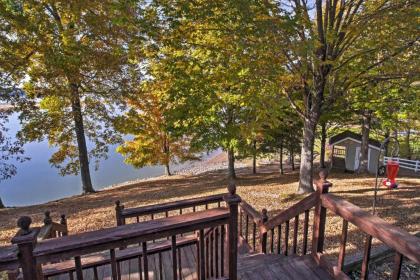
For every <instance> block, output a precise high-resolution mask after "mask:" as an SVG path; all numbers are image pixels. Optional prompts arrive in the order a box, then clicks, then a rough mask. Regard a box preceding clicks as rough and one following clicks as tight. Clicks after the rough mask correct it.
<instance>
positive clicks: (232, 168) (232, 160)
mask: <svg viewBox="0 0 420 280" xmlns="http://www.w3.org/2000/svg"><path fill="white" fill-rule="evenodd" d="M228 172H229V179H236V174H235V153H234V151H233V149H232V148H229V149H228Z"/></svg>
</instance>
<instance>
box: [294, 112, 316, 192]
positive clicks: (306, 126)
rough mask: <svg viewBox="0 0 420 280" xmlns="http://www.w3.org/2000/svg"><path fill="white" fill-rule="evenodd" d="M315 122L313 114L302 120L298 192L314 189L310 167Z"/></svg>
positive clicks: (312, 154)
mask: <svg viewBox="0 0 420 280" xmlns="http://www.w3.org/2000/svg"><path fill="white" fill-rule="evenodd" d="M316 122H317V119H316V118H315V117H314V116H312V117H307V118H305V119H304V122H303V141H302V149H301V155H300V171H299V172H300V174H299V187H298V190H297V192H298V193H299V194H302V193H309V192H313V191H314V188H313V186H312V181H313V176H312V168H313V156H314V153H313V152H314V141H315V129H316Z"/></svg>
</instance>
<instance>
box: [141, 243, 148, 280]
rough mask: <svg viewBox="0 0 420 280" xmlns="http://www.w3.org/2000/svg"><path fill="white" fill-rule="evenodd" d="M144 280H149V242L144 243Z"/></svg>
mask: <svg viewBox="0 0 420 280" xmlns="http://www.w3.org/2000/svg"><path fill="white" fill-rule="evenodd" d="M142 249H143V271H144V280H149V261H148V259H147V242H143V243H142Z"/></svg>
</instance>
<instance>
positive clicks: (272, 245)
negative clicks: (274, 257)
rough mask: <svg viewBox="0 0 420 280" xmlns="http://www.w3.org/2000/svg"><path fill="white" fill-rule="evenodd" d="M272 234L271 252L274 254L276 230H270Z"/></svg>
mask: <svg viewBox="0 0 420 280" xmlns="http://www.w3.org/2000/svg"><path fill="white" fill-rule="evenodd" d="M270 232H271V239H270V252H271V253H274V228H272V229H271V230H270Z"/></svg>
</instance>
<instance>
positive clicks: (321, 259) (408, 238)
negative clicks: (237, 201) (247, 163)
mask: <svg viewBox="0 0 420 280" xmlns="http://www.w3.org/2000/svg"><path fill="white" fill-rule="evenodd" d="M320 177H321V178H320V180H318V181H316V182H315V184H316V188H317V189H316V192H315V193H312V194H310V195H309V196H307V197H305V198H304V199H302V200H301V201H299V202H297V203H296V204H294V205H292V206H291V207H289V208H287V209H285V210H283V211H281V212H280V213H279V214H277V215H276V216H274V217H272V218H270V219H268V217H267V216H266V211H265V210H263V213H262V215H261V220H260V221H259V224H260V226H259V230H260V236H261V238H260V244H261V252H263V253H277V254H283V255H288V254H293V255H296V254H301V255H305V254H308V253H311V254H312V256H313V257H314V259H315V260H316V262H317V263H318V264H319V265H320V266H321V267H323V268H324V269H326V270H327V271H328V272H329V273H330V275H331V276H333V277H334V278H335V279H350V278H349V277H348V276H347V275H346V274H345V273H344V272H343V266H344V260H345V254H346V243H347V229H348V223H352V224H353V225H355V226H356V227H357V228H358V229H359V230H360V231H362V232H364V233H365V234H366V240H365V246H364V254H363V256H364V258H363V263H362V267H361V279H367V278H368V274H369V271H368V267H369V259H370V252H371V248H372V238H376V239H378V240H380V241H382V242H383V243H384V244H385V245H387V246H389V247H390V248H392V249H394V250H395V260H394V269H393V274H392V279H399V276H400V272H401V265H402V261H403V258H404V257H405V258H407V259H410V260H411V261H413V262H414V263H416V264H420V238H418V237H416V236H414V235H411V234H409V233H408V232H406V231H404V230H403V229H401V228H398V227H396V226H393V225H391V224H389V223H387V222H386V221H384V220H382V219H381V218H379V217H377V216H373V215H371V214H369V213H368V212H366V211H364V210H362V209H360V208H359V207H357V206H355V205H354V204H352V203H350V202H348V201H346V200H344V199H341V198H339V197H337V196H335V195H333V194H329V193H328V192H329V188H330V187H331V186H332V184H331V183H330V182H328V181H327V180H326V174H325V173H323V172H321V174H320ZM241 204H244V203H243V202H242V203H241ZM246 208H248V206H247V207H246ZM327 211H331V212H332V213H333V214H335V215H338V216H340V217H342V218H343V227H342V234H341V239H340V250H339V256H338V259H337V264H336V265H334V264H331V263H330V261H329V260H327V256H326V255H324V254H323V251H324V240H325V225H326V220H327ZM248 212H249V211H248ZM253 213H254V214H255V215H256V213H258V212H257V211H256V210H253ZM310 213H313V216H312V217H311V218H310ZM300 215H304V218H303V226H301V227H300V228H301V229H302V231H301V238H300V240H301V242H300V244H302V248H301V250H300V251H299V250H298V246H297V245H298V244H299V243H298V235H299V221H300V219H299V216H300ZM310 222H312V226H310V225H309V223H310ZM291 223H293V237H292V249H291V250H290V248H289V241H290V240H289V239H290V236H289V230H290V224H291ZM257 224H258V221H257ZM310 227H312V246H311V248H308V244H310V243H309V241H308V237H309V236H310V235H309V234H308V230H309V229H310ZM282 241H283V242H282ZM281 243H283V245H282V244H281ZM275 249H277V250H275Z"/></svg>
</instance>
